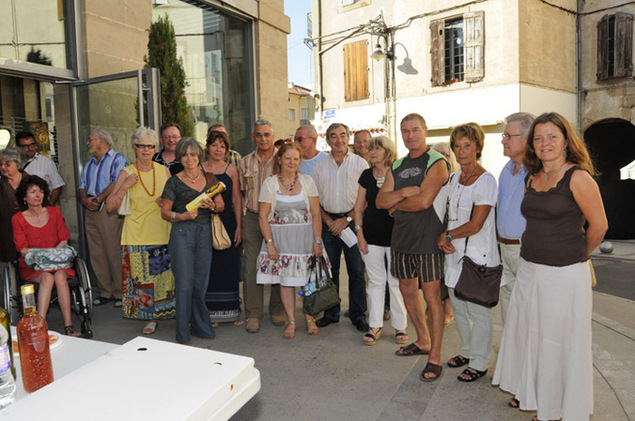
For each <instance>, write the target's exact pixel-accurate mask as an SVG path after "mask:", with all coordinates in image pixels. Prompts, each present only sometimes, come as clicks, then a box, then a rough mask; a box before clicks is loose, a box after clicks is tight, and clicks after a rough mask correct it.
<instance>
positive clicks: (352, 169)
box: [311, 152, 368, 214]
mask: <svg viewBox="0 0 635 421" xmlns="http://www.w3.org/2000/svg"><path fill="white" fill-rule="evenodd" d="M366 168H368V162H366V160H365V159H364V158H362V157H360V156H358V155H355V154H352V153H350V152H347V153H346V155H345V156H344V159H343V160H342V163H341V164H340V165H337V163H336V162H335V159H333V155H331V153H329V154H328V156H326V157H324V158H323V159H320V160H319V161H318V162H317V164H315V167H313V171H311V177H313V180H314V181H315V185H316V186H317V189H318V193H319V194H320V205H322V208H323V209H324V210H325V211H326V212H328V213H337V214H339V213H344V212H348V211H350V210H351V209H353V207H354V206H355V200H356V199H357V190H358V184H357V181H358V180H359V176H360V174H361V173H362V171H364V170H365V169H366Z"/></svg>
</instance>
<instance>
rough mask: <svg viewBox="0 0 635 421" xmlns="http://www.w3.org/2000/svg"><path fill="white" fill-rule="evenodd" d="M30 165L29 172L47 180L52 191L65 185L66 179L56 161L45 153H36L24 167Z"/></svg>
mask: <svg viewBox="0 0 635 421" xmlns="http://www.w3.org/2000/svg"><path fill="white" fill-rule="evenodd" d="M27 167H28V171H27V172H28V173H29V174H31V175H37V176H38V177H41V178H42V179H44V181H46V184H48V186H49V189H50V190H51V191H53V190H55V189H57V188H58V187H62V186H64V180H62V177H61V176H60V173H59V172H58V171H57V168H56V167H55V163H54V162H53V161H51V159H50V158H47V157H46V156H44V155H40V154H39V153H36V154H35V156H34V157H33V159H32V160H30V161H29V162H27V163H26V164H25V165H24V169H26V168H27Z"/></svg>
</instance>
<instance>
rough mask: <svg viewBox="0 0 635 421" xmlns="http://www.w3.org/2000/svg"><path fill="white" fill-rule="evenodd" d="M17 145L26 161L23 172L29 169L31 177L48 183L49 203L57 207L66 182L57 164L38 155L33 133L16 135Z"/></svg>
mask: <svg viewBox="0 0 635 421" xmlns="http://www.w3.org/2000/svg"><path fill="white" fill-rule="evenodd" d="M15 144H16V145H17V146H18V148H20V152H21V153H22V158H23V159H24V166H23V167H22V169H23V170H26V169H27V168H28V169H29V170H28V171H27V172H28V173H29V174H31V175H37V176H38V177H41V178H42V179H44V181H46V184H48V186H49V190H50V191H51V197H50V198H49V202H50V203H51V205H53V206H55V205H56V204H57V202H58V200H59V198H60V194H62V187H64V180H62V177H61V176H60V173H59V172H58V171H57V167H55V163H54V162H53V161H51V160H50V159H49V158H47V157H46V156H44V155H41V154H40V153H38V149H39V148H38V144H37V142H36V141H35V135H34V134H33V133H31V132H28V131H24V132H19V133H18V134H16V135H15Z"/></svg>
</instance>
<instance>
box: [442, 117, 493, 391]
mask: <svg viewBox="0 0 635 421" xmlns="http://www.w3.org/2000/svg"><path fill="white" fill-rule="evenodd" d="M484 140H485V134H484V133H483V129H481V127H480V126H479V125H478V124H476V123H467V124H463V125H460V126H457V127H455V128H454V130H452V134H451V135H450V147H451V148H452V151H453V152H454V155H455V157H456V160H457V162H458V163H459V165H460V166H461V169H460V170H459V171H458V172H457V173H455V174H453V175H452V176H451V178H450V188H449V193H448V195H449V196H448V218H447V219H448V225H447V230H446V232H445V233H443V234H441V235H440V236H439V238H438V239H437V244H438V246H439V248H440V249H441V250H443V252H444V253H446V256H445V284H446V285H447V286H448V289H449V293H450V301H451V302H452V308H453V309H454V319H455V320H456V325H457V327H458V329H459V334H460V336H461V348H460V350H459V354H458V355H457V356H455V357H453V358H451V359H450V360H449V361H448V366H449V367H461V366H464V365H468V368H466V369H465V370H463V372H462V373H461V374H460V375H459V376H458V380H460V381H462V382H473V381H475V380H477V379H479V378H481V377H483V376H484V375H485V374H486V373H487V366H488V364H489V362H490V358H491V356H492V310H491V308H489V307H485V306H482V305H479V304H475V303H472V302H470V301H466V300H463V299H461V298H458V297H457V296H456V295H455V293H454V287H455V286H456V284H457V281H458V280H459V277H460V276H461V271H462V257H463V256H468V257H469V258H470V259H472V261H474V263H476V264H477V265H485V266H498V265H499V264H500V255H499V253H498V246H497V239H496V220H495V216H494V211H493V208H494V206H496V198H497V195H498V189H497V186H496V179H495V178H494V176H493V175H492V174H491V173H489V172H487V171H486V170H485V168H483V167H482V166H481V165H479V164H478V162H477V160H478V159H479V158H480V157H481V153H482V151H483V144H484Z"/></svg>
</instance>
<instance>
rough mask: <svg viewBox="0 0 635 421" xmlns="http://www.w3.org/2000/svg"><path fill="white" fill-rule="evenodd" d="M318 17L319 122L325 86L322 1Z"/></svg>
mask: <svg viewBox="0 0 635 421" xmlns="http://www.w3.org/2000/svg"><path fill="white" fill-rule="evenodd" d="M317 15H318V16H317V17H318V28H317V29H318V47H317V51H318V53H317V59H318V94H319V95H320V98H319V107H318V111H319V113H320V118H319V121H322V117H323V115H324V86H323V83H324V82H323V74H322V53H321V51H322V0H318V2H317Z"/></svg>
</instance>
